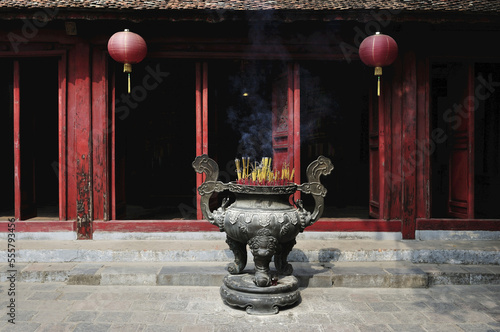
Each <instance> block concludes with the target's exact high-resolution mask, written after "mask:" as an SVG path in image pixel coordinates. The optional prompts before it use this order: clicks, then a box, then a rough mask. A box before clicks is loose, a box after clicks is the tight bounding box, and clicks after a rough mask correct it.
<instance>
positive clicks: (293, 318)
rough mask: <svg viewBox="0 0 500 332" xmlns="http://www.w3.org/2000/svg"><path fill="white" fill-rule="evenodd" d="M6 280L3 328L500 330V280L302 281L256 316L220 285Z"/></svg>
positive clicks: (0, 289)
mask: <svg viewBox="0 0 500 332" xmlns="http://www.w3.org/2000/svg"><path fill="white" fill-rule="evenodd" d="M15 287H16V294H15V297H14V298H15V301H16V302H15V303H16V307H15V309H16V311H15V322H16V324H15V325H13V324H11V323H8V322H7V320H8V319H9V316H8V315H6V314H7V312H8V310H9V309H8V308H7V305H8V304H9V299H10V298H11V296H9V295H8V288H9V284H8V283H5V282H4V283H1V284H0V295H1V302H0V303H1V307H2V308H3V309H2V310H3V312H4V313H3V314H2V317H3V318H2V321H1V322H0V327H1V331H23V332H28V331H51V332H54V331H86V332H87V331H182V332H187V331H196V332H199V331H259V332H260V331H271V332H272V331H308V332H309V331H370V332H374V331H500V285H481V286H479V285H468V286H434V287H431V288H403V289H401V288H398V289H395V288H344V287H337V288H311V287H309V288H302V289H301V296H302V302H301V303H300V304H299V305H296V306H294V307H291V308H287V309H282V310H281V311H280V312H279V313H278V314H277V315H272V316H251V315H248V314H246V312H245V311H243V310H240V309H233V308H231V307H228V306H226V305H225V304H223V303H222V301H221V299H220V295H219V287H214V286H206V287H197V286H183V287H181V286H102V285H100V286H88V285H67V284H65V283H59V282H50V283H23V282H20V283H18V284H16V285H15Z"/></svg>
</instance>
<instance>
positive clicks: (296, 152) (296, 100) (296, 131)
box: [292, 63, 301, 200]
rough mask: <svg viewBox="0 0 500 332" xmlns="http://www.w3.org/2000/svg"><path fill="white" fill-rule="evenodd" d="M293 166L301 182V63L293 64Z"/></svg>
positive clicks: (298, 193) (295, 178)
mask: <svg viewBox="0 0 500 332" xmlns="http://www.w3.org/2000/svg"><path fill="white" fill-rule="evenodd" d="M292 127H293V136H292V137H293V167H294V168H295V173H294V179H293V180H292V181H294V182H295V183H301V182H300V181H301V179H300V173H301V170H300V65H299V64H298V63H294V64H293V124H292ZM294 199H295V200H299V199H300V191H296V192H295V194H294Z"/></svg>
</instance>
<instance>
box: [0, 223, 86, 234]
mask: <svg viewBox="0 0 500 332" xmlns="http://www.w3.org/2000/svg"><path fill="white" fill-rule="evenodd" d="M8 224H9V222H8V221H0V233H7V232H8ZM75 230H76V222H75V221H60V220H51V221H48V220H44V221H31V220H28V221H16V233H22V232H65V231H69V232H73V231H75Z"/></svg>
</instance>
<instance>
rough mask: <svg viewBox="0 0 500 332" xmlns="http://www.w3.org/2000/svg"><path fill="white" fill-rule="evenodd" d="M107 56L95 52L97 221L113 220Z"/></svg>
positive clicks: (94, 181)
mask: <svg viewBox="0 0 500 332" xmlns="http://www.w3.org/2000/svg"><path fill="white" fill-rule="evenodd" d="M107 72H108V70H107V54H106V52H104V51H103V50H101V49H98V48H95V49H94V50H93V52H92V189H93V197H92V202H93V204H94V206H93V211H94V216H93V219H94V220H109V185H108V184H109V181H108V174H109V173H108V168H109V160H108V155H109V154H108V146H109V145H108V131H109V121H108V116H107V113H108V112H107V106H108V94H107V83H108V77H107Z"/></svg>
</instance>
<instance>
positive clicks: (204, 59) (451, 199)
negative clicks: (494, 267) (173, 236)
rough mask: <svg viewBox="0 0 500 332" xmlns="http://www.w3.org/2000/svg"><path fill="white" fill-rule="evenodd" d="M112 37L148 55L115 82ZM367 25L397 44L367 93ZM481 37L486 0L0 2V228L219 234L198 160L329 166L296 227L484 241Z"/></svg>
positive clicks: (495, 101)
mask: <svg viewBox="0 0 500 332" xmlns="http://www.w3.org/2000/svg"><path fill="white" fill-rule="evenodd" d="M124 29H129V30H130V31H132V32H134V33H137V34H139V35H140V36H142V38H144V40H145V41H146V44H147V48H148V52H147V56H146V58H145V59H144V60H143V61H141V62H140V63H138V64H134V65H133V66H132V67H133V70H132V73H131V85H130V92H129V91H128V87H127V75H126V73H123V64H121V63H118V62H116V61H114V60H113V59H112V58H111V57H110V56H109V53H108V49H107V43H108V40H109V38H110V37H111V36H112V35H113V34H115V33H116V32H119V31H123V30H124ZM376 32H380V33H383V34H386V35H389V36H391V37H392V38H394V40H395V41H396V42H397V44H398V57H397V58H396V60H395V62H394V63H393V64H392V65H390V66H387V67H384V68H383V74H382V76H381V88H380V94H379V95H378V94H377V77H376V76H375V75H374V69H373V68H372V67H368V66H366V65H365V64H364V63H363V62H362V61H361V60H360V59H359V55H358V49H359V45H360V43H361V42H362V41H363V40H364V39H365V38H366V37H367V36H370V35H373V34H375V33H376ZM498 40H500V4H499V3H497V2H493V1H488V0H468V1H461V0H456V1H442V0H430V1H426V2H422V1H385V2H380V1H375V0H373V1H372V0H367V1H357V0H350V1H340V0H328V1H279V2H276V1H265V0H262V1H260V0H258V1H243V0H241V1H240V0H237V1H160V0H157V1H148V2H144V1H120V0H99V1H92V2H90V1H83V2H74V1H64V0H62V1H56V0H40V1H37V2H36V3H32V2H30V1H25V0H7V1H2V3H0V126H1V130H0V134H1V135H2V139H1V140H0V149H1V155H2V156H3V158H2V165H3V166H2V172H1V173H0V188H1V199H0V226H1V227H0V232H2V233H4V234H5V233H8V232H9V225H10V224H12V220H15V225H16V232H19V233H20V234H21V233H23V234H26V237H27V238H44V239H45V238H46V239H50V238H78V239H93V238H95V236H96V235H97V234H101V235H102V234H107V233H134V232H139V233H158V232H179V231H183V232H184V231H193V232H200V231H203V232H205V231H218V229H217V227H215V226H213V225H211V224H209V223H208V222H206V221H203V220H201V219H202V216H201V212H200V211H199V208H198V204H197V202H198V199H197V191H196V188H197V186H199V185H200V184H201V183H202V182H203V178H202V175H197V174H196V173H195V172H194V170H193V168H192V167H191V163H192V161H193V160H194V158H195V157H196V156H197V155H200V154H203V153H205V154H208V155H209V156H210V157H211V158H213V159H214V160H216V161H217V163H218V164H219V167H220V180H221V181H223V182H228V181H234V180H235V179H236V176H237V175H236V171H235V158H242V157H249V158H250V159H251V160H254V161H258V160H260V159H261V158H262V157H271V158H273V159H274V160H279V161H280V163H281V164H285V165H286V166H287V167H289V168H290V169H293V170H294V181H295V182H296V183H303V182H306V179H305V167H306V166H307V165H308V164H309V163H310V162H311V161H313V160H315V159H316V158H317V157H318V156H320V155H324V156H326V157H328V158H330V159H331V160H332V162H333V164H334V167H335V168H334V170H333V171H332V173H331V174H330V175H329V176H328V177H325V179H324V185H325V187H326V188H327V190H328V194H327V196H326V198H325V211H324V214H323V217H322V218H321V219H320V220H319V221H318V222H317V223H316V224H315V225H313V226H311V227H309V228H308V229H307V231H308V232H315V231H316V232H319V231H321V232H339V233H342V234H352V235H353V236H356V234H365V235H366V234H392V236H394V237H395V238H401V239H430V238H432V239H439V238H444V237H447V236H456V237H463V236H466V234H475V235H476V236H477V235H478V234H479V235H480V236H481V237H482V238H494V237H495V236H498V232H499V231H500V210H499V209H498V208H497V206H496V204H498V202H499V199H500V51H499V48H498V47H495V46H494V45H495V43H496V42H497V41H498ZM302 196H303V197H302V199H303V200H304V204H305V205H306V206H310V205H311V204H313V203H312V202H311V201H310V198H309V197H306V196H307V195H302ZM223 197H224V193H219V195H218V196H217V197H214V198H213V200H212V201H213V202H212V205H213V208H216V207H217V206H219V204H220V202H221V200H222V198H223ZM12 218H14V219H12ZM365 235H363V236H365ZM345 236H348V235H345Z"/></svg>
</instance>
